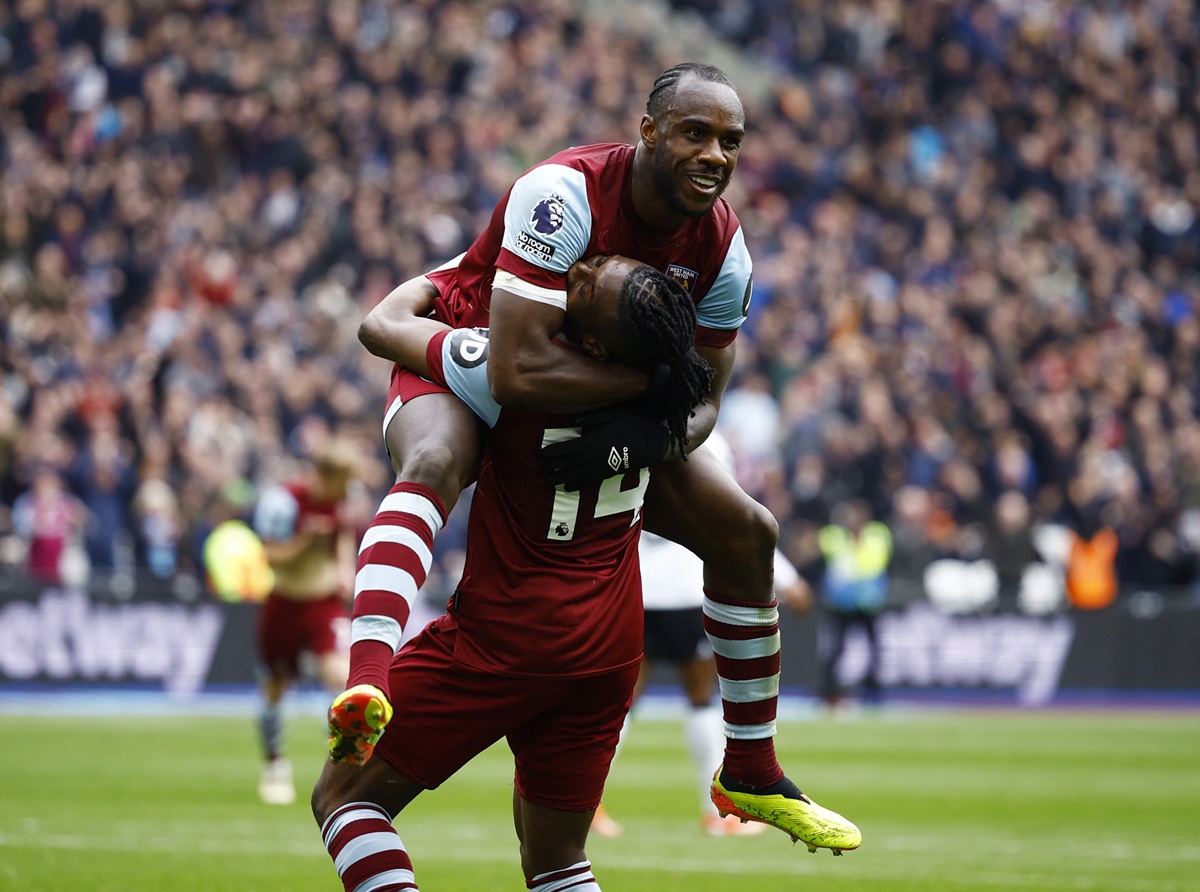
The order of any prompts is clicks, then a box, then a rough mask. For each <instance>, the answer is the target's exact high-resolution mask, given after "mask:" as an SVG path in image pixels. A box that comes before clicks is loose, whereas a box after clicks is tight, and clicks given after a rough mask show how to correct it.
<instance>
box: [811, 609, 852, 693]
mask: <svg viewBox="0 0 1200 892" xmlns="http://www.w3.org/2000/svg"><path fill="white" fill-rule="evenodd" d="M849 625H850V621H849V618H848V616H847V615H846V614H844V613H840V612H838V611H834V610H831V611H828V612H827V613H826V614H825V616H824V617H822V619H821V625H820V638H819V640H818V650H819V656H820V670H819V672H820V674H819V677H818V679H817V693H818V695H819V696H820V697H821V699H822V700H824V701H825V705H826V706H828V707H834V706H837V704H838V701H840V700H841V685H840V684H838V679H837V664H838V661H839V660H841V658H842V652H843V651H844V650H845V649H846V632H847V631H848V628H849Z"/></svg>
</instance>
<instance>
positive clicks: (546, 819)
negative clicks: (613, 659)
mask: <svg viewBox="0 0 1200 892" xmlns="http://www.w3.org/2000/svg"><path fill="white" fill-rule="evenodd" d="M638 669H639V667H638V666H636V665H635V666H628V667H626V668H624V669H620V670H617V671H614V672H609V673H605V674H603V675H597V676H588V677H585V678H573V679H572V678H568V679H547V680H544V681H543V683H542V686H541V689H540V691H539V692H538V694H539V696H540V698H541V700H542V702H544V703H545V704H546V705H545V707H544V708H542V709H540V710H539V711H538V712H537V714H535V715H533V716H531V717H530V718H529V719H528V720H526V721H523V722H521V723H519V724H518V725H516V726H514V727H513V728H512V729H511V730H509V732H508V734H507V738H508V745H509V748H510V749H511V750H512V753H513V758H514V761H515V763H516V773H515V779H514V785H515V789H514V794H513V823H514V825H515V827H516V831H517V839H518V841H519V842H520V845H521V868H522V870H523V871H524V873H525V882H526V885H527V886H528V887H529V888H530V889H531V890H534V892H552V890H558V889H566V888H570V889H571V890H572V892H577V890H578V892H599V889H600V886H599V884H598V883H597V882H596V878H595V877H594V876H593V874H592V867H591V863H590V862H589V861H588V857H587V852H586V850H585V843H586V842H587V835H588V829H589V827H590V826H591V822H592V815H593V812H594V811H595V809H596V807H597V806H598V805H599V804H600V799H601V795H602V794H603V792H604V781H605V779H606V778H607V777H608V769H609V766H610V765H611V764H612V759H613V756H614V754H615V753H616V748H617V741H618V739H619V738H620V734H621V728H622V726H623V724H624V721H625V717H626V716H627V714H628V712H629V706H630V704H631V703H632V701H633V689H634V685H635V684H636V681H637V677H638Z"/></svg>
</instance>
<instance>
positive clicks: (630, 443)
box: [539, 407, 671, 490]
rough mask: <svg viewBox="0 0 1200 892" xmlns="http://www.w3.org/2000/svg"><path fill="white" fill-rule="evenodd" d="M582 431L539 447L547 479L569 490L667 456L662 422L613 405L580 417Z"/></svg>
mask: <svg viewBox="0 0 1200 892" xmlns="http://www.w3.org/2000/svg"><path fill="white" fill-rule="evenodd" d="M579 422H580V425H581V426H582V427H583V433H581V434H580V435H579V436H578V437H573V438H572V439H570V440H563V441H562V442H561V443H551V444H550V445H549V446H546V447H545V448H543V449H542V453H541V455H540V456H539V461H540V462H541V465H542V470H543V471H544V472H545V473H546V479H547V480H549V481H550V483H551V484H552V485H554V486H558V485H559V484H562V485H563V486H564V487H565V488H566V489H568V490H578V489H583V487H585V486H588V485H589V484H593V483H599V482H600V481H601V480H604V479H606V478H608V477H615V476H617V475H618V474H624V473H625V472H627V471H632V470H635V469H637V468H649V467H651V466H652V465H657V464H660V463H661V462H662V461H663V459H664V458H666V455H667V450H668V449H669V448H670V445H671V435H670V433H668V431H667V429H666V428H665V427H663V426H662V425H661V424H656V423H654V422H653V421H648V420H646V419H645V418H642V417H640V416H638V415H632V414H630V413H629V412H627V411H625V410H624V409H619V408H616V407H612V408H608V409H597V410H596V411H595V412H588V413H587V414H585V415H581V416H580V417H579Z"/></svg>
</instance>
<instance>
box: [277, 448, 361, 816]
mask: <svg viewBox="0 0 1200 892" xmlns="http://www.w3.org/2000/svg"><path fill="white" fill-rule="evenodd" d="M357 465H358V458H357V456H356V455H355V453H354V452H353V450H352V449H351V447H350V446H349V445H348V444H346V443H344V442H342V441H339V440H336V439H330V440H329V441H328V442H326V443H325V444H323V445H322V446H319V447H318V448H317V449H316V450H315V451H314V454H313V456H312V466H311V468H310V469H309V471H308V472H307V473H306V474H304V475H303V476H301V477H298V478H297V479H295V480H291V481H288V482H286V483H281V484H277V485H275V486H272V487H270V488H269V489H267V490H266V491H264V492H263V494H262V495H261V496H260V497H259V500H258V504H257V505H256V506H255V510H254V529H255V532H257V533H258V535H259V537H260V538H261V539H262V541H263V545H264V546H265V548H266V553H267V561H268V563H269V564H270V567H271V571H272V573H273V575H274V582H275V585H274V588H273V589H272V590H271V593H270V594H269V595H268V596H267V598H266V600H265V601H264V602H263V606H262V611H261V613H260V614H259V626H258V647H259V659H260V667H259V671H260V677H261V685H260V688H261V693H262V711H261V713H260V715H259V732H260V734H261V736H262V746H263V753H264V756H265V757H266V763H267V764H266V767H265V768H264V770H263V775H262V779H261V781H260V782H259V787H258V792H259V796H260V797H261V798H262V800H263V802H266V803H268V804H271V805H287V804H289V803H291V802H294V801H295V799H296V789H295V787H294V786H293V784H292V766H291V763H290V762H289V761H288V760H287V759H286V758H284V756H283V715H282V701H283V696H284V694H285V693H287V691H288V689H289V688H290V687H291V686H292V685H293V683H294V682H295V681H296V679H297V677H298V676H299V674H300V672H301V658H302V655H304V654H309V655H311V657H312V659H313V661H314V664H313V671H314V673H315V675H316V677H317V679H318V680H319V681H320V683H321V684H322V685H323V686H324V687H325V688H326V689H327V690H329V691H330V692H332V693H338V692H340V691H341V690H342V689H343V688H344V687H345V686H346V676H347V672H348V671H349V663H350V656H349V647H350V641H349V631H350V599H351V597H352V592H353V585H354V555H355V551H356V547H357V543H356V542H355V536H354V529H353V527H352V526H351V525H349V524H347V523H345V522H344V521H343V518H342V516H341V510H342V505H343V502H344V500H345V498H346V493H347V488H348V486H349V484H350V481H351V480H352V479H354V477H355V475H356V469H357Z"/></svg>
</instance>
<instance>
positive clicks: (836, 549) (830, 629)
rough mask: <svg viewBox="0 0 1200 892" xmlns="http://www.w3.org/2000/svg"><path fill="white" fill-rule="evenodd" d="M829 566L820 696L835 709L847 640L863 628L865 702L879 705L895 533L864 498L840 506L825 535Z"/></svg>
mask: <svg viewBox="0 0 1200 892" xmlns="http://www.w3.org/2000/svg"><path fill="white" fill-rule="evenodd" d="M820 545H821V554H822V557H823V558H824V566H823V568H822V573H821V582H820V598H819V601H820V604H821V606H822V607H823V608H824V614H825V618H824V623H823V625H822V628H821V639H820V662H821V669H820V672H821V677H820V688H819V693H820V695H821V697H822V698H823V699H824V700H825V702H826V704H827V705H829V706H831V707H832V706H836V705H837V704H838V703H839V702H840V701H841V699H842V696H843V693H842V685H841V682H840V681H839V679H838V662H839V661H840V660H841V657H842V654H843V653H844V652H845V648H846V635H847V633H848V632H849V631H850V630H851V629H859V630H860V631H861V632H862V633H863V634H864V635H865V636H866V641H867V650H868V659H867V667H866V671H865V673H864V674H863V678H862V688H863V697H864V699H865V700H866V701H867V702H868V703H872V704H878V703H879V702H880V701H881V700H882V698H883V688H882V686H881V685H880V682H879V661H880V653H879V639H878V635H877V631H876V620H877V618H878V616H879V612H880V611H881V610H882V609H883V607H884V606H885V605H886V604H887V592H888V565H889V564H890V563H891V560H892V534H891V531H890V530H889V529H888V528H887V525H886V524H884V523H882V522H881V521H878V520H875V519H874V518H873V517H872V515H871V507H870V505H869V504H868V503H867V502H866V501H865V500H864V499H853V500H851V501H848V502H841V503H839V504H838V505H836V506H835V507H834V511H833V519H832V522H831V523H830V524H829V525H827V526H825V527H822V529H821V532H820Z"/></svg>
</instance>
